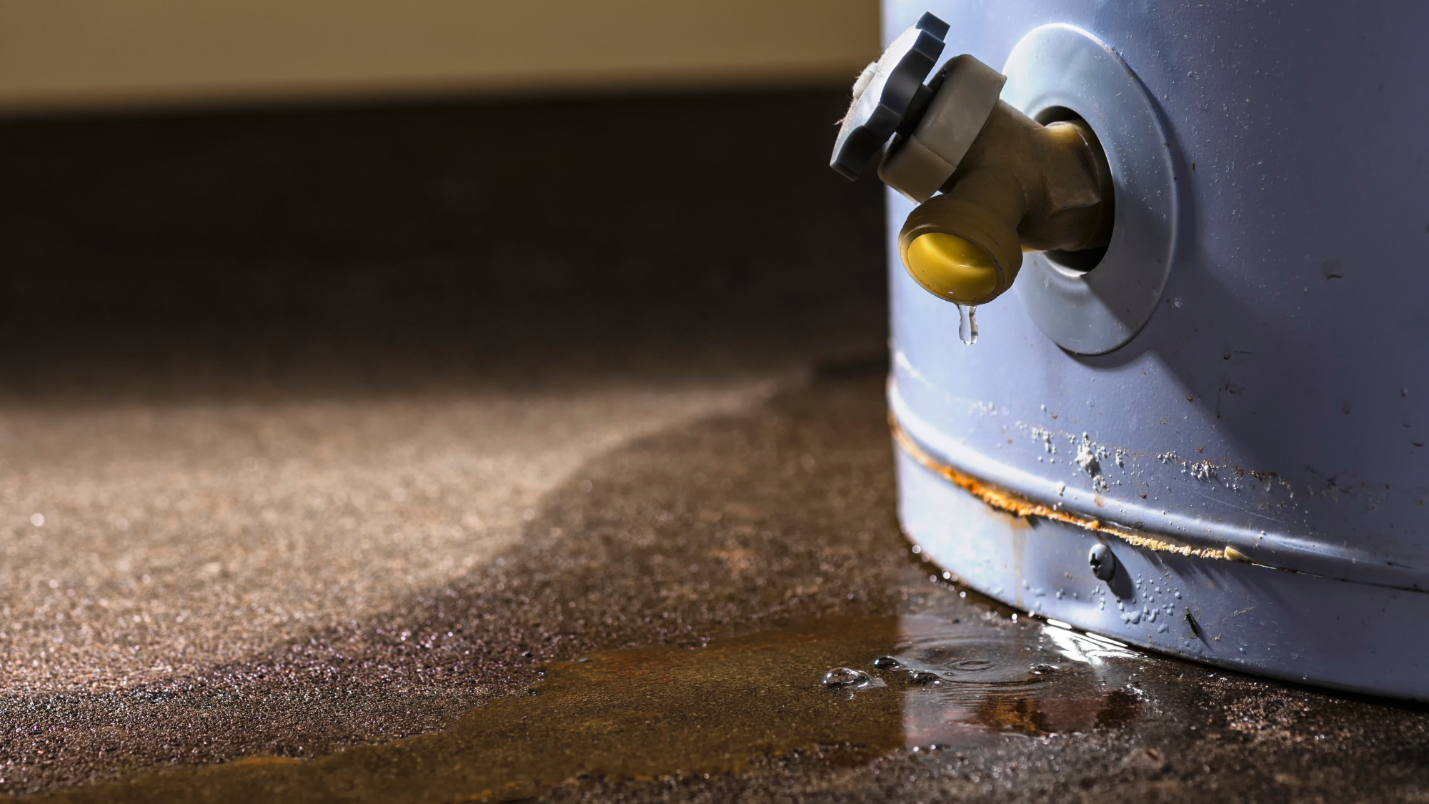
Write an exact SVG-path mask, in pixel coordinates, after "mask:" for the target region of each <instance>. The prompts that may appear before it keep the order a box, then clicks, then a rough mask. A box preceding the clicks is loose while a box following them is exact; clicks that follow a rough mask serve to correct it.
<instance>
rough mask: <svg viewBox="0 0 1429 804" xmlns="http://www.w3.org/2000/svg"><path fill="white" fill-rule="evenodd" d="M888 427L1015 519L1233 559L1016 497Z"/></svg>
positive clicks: (913, 451) (923, 459)
mask: <svg viewBox="0 0 1429 804" xmlns="http://www.w3.org/2000/svg"><path fill="white" fill-rule="evenodd" d="M888 426H889V428H890V429H891V430H892V431H893V440H894V441H895V442H896V443H897V444H898V446H899V448H900V449H902V450H903V451H904V452H906V453H907V454H908V455H909V457H911V458H913V460H915V461H917V462H918V463H920V464H922V465H923V466H925V467H927V468H928V469H931V470H932V471H934V472H937V473H938V474H940V475H942V476H943V477H945V478H947V479H948V480H949V481H950V482H951V483H953V484H954V485H956V486H958V487H959V488H961V489H963V490H964V491H967V492H968V493H969V494H972V495H973V496H974V497H977V498H978V499H979V500H982V501H983V502H985V503H987V504H988V505H990V506H992V507H993V508H997V509H999V510H1002V511H1006V512H1008V513H1010V514H1012V515H1013V516H1018V517H1034V516H1036V517H1042V518H1043V519H1051V520H1055V521H1057V522H1065V523H1067V524H1068V525H1075V526H1077V527H1079V528H1085V529H1086V530H1090V531H1094V532H1096V533H1105V534H1107V535H1109V536H1115V537H1117V538H1118V539H1121V540H1123V541H1125V542H1126V543H1128V544H1131V545H1135V546H1136V547H1145V548H1148V549H1151V550H1159V551H1164V552H1169V553H1177V554H1179V555H1183V556H1195V557H1197V558H1215V559H1222V560H1225V559H1228V558H1229V556H1227V555H1226V551H1225V550H1222V549H1214V548H1207V547H1192V546H1190V545H1185V544H1176V543H1174V542H1170V541H1167V540H1165V539H1161V538H1157V537H1155V536H1148V535H1146V534H1142V533H1136V532H1134V531H1131V530H1126V529H1123V528H1118V527H1114V526H1112V525H1108V524H1106V523H1105V522H1102V521H1101V520H1099V519H1089V518H1087V517H1082V516H1077V515H1076V514H1073V513H1069V512H1067V511H1063V510H1060V509H1058V508H1053V507H1051V506H1047V505H1043V504H1042V503H1039V502H1034V501H1032V500H1029V499H1027V498H1025V497H1022V496H1021V495H1018V494H1013V493H1012V492H1010V491H1007V490H1005V489H1000V488H997V487H996V486H993V485H990V484H988V483H985V482H983V481H981V480H979V479H977V478H975V477H973V476H972V475H968V474H965V473H963V472H960V471H958V470H957V469H954V468H953V467H951V466H948V465H946V464H942V463H939V462H938V461H937V460H934V458H933V456H931V455H929V454H928V453H927V452H926V451H924V449H923V448H922V447H920V446H918V444H917V443H916V442H915V441H914V440H913V439H912V438H911V437H910V436H909V435H908V433H907V432H905V431H904V430H903V427H902V425H900V424H899V423H898V419H897V418H896V417H895V416H894V415H893V414H892V413H889V415H888Z"/></svg>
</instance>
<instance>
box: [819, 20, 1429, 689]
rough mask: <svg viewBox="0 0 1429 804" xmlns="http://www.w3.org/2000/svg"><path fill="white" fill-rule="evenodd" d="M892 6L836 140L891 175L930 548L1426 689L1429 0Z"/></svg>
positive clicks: (906, 410) (841, 164)
mask: <svg viewBox="0 0 1429 804" xmlns="http://www.w3.org/2000/svg"><path fill="white" fill-rule="evenodd" d="M885 30H886V32H887V34H888V36H887V41H888V43H889V51H888V52H887V53H886V54H885V55H884V57H883V58H882V59H880V61H879V63H877V64H875V65H870V68H869V70H868V71H866V72H865V74H864V75H863V76H860V78H859V82H858V84H857V85H856V86H855V89H854V92H855V98H854V103H853V106H852V108H851V109H850V112H849V118H847V119H846V120H845V121H844V124H843V129H842V130H841V132H840V135H839V142H838V145H837V147H836V149H835V154H834V166H835V167H836V168H838V169H840V170H841V172H844V173H846V174H848V175H856V174H857V173H859V172H860V171H862V170H863V169H864V167H865V163H867V168H868V169H869V170H872V169H874V166H875V165H876V166H877V169H878V170H879V172H880V175H882V176H883V178H884V180H885V181H886V182H888V183H889V184H890V190H889V204H888V215H889V229H890V242H889V261H890V264H891V270H890V287H891V303H892V352H893V356H892V357H893V359H892V372H891V376H890V380H889V385H888V398H889V408H890V421H891V424H892V429H893V434H894V441H895V443H896V446H897V450H896V453H897V464H898V482H899V493H900V502H899V506H900V508H899V514H900V518H901V522H902V525H903V527H904V529H905V530H906V532H907V534H908V535H909V537H910V538H911V539H912V540H913V541H914V542H915V544H916V545H917V546H918V549H920V550H921V551H922V552H923V554H924V555H925V556H927V557H929V558H931V560H932V561H933V562H934V563H935V564H936V565H938V566H939V568H940V574H941V572H943V571H946V572H947V573H949V575H952V576H956V577H957V578H958V579H960V580H961V581H962V582H964V583H966V584H968V585H970V586H972V587H975V588H977V589H978V590H981V591H982V592H985V593H986V594H988V595H991V596H993V597H995V598H998V599H999V600H1002V601H1004V602H1006V603H1008V604H1010V605H1013V606H1016V607H1018V608H1021V609H1023V610H1026V611H1029V612H1033V613H1035V614H1038V615H1041V616H1044V617H1047V618H1051V619H1055V620H1059V621H1063V622H1065V623H1068V624H1071V625H1073V626H1075V627H1079V628H1083V629H1086V630H1089V631H1094V632H1097V633H1100V634H1105V635H1109V636H1112V637H1115V638H1117V639H1120V640H1124V641H1126V642H1128V643H1133V644H1136V645H1139V646H1142V647H1145V648H1148V649H1152V650H1155V651H1160V652H1164V653H1169V654H1175V655H1178V656H1183V657H1186V658H1190V659H1194V660H1197V661H1202V662H1207V663H1211V664H1216V665H1221V666H1224V667H1230V668H1236V669H1242V670H1245V671H1248V672H1254V673H1260V674H1265V675H1270V676H1276V677H1280V678H1284V679H1292V680H1295V681H1304V682H1310V683H1314V684H1320V685H1326V686H1331V687H1337V688H1342V689H1348V690H1358V691H1364V692H1370V693H1377V694H1384V695H1392V696H1400V697H1407V698H1417V699H1421V700H1424V699H1429V594H1426V587H1429V311H1426V307H1429V158H1426V157H1425V155H1424V154H1425V151H1424V148H1423V146H1422V145H1421V143H1420V142H1419V140H1420V136H1419V134H1420V132H1422V131H1425V130H1429V98H1426V96H1425V94H1424V91H1423V89H1422V86H1421V85H1422V81H1423V78H1424V76H1426V75H1429V48H1425V47H1423V45H1422V43H1421V42H1420V39H1421V38H1422V32H1423V31H1425V30H1429V5H1425V4H1418V3H1403V2H1393V1H1392V0H1375V1H1373V2H1365V3H1358V4H1337V3H1315V4H1308V5H1298V6H1290V5H1286V4H1279V3H1245V2H1215V3H1205V4H1182V5H1175V4H1172V5H1166V4H1152V3H1144V2H1134V3H1108V2H1052V1H1051V0H981V1H980V0H957V1H956V2H953V1H952V0H920V2H903V1H902V0H888V1H887V2H886V3H885ZM974 316H975V318H974Z"/></svg>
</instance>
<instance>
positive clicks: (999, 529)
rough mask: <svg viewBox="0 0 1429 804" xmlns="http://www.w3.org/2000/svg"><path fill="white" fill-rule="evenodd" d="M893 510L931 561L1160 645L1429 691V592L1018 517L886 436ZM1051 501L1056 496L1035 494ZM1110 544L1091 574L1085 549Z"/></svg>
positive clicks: (1112, 633)
mask: <svg viewBox="0 0 1429 804" xmlns="http://www.w3.org/2000/svg"><path fill="white" fill-rule="evenodd" d="M895 451H896V454H897V469H898V487H899V519H900V521H901V523H902V526H903V529H904V532H905V533H906V534H907V535H908V536H909V538H911V539H912V540H913V541H914V542H915V543H916V544H918V545H919V546H920V548H921V549H922V551H923V553H924V554H925V555H927V556H929V557H930V558H931V559H932V561H933V562H934V563H936V564H937V565H938V566H939V567H941V568H942V569H944V570H947V571H948V572H950V573H952V574H954V575H956V576H957V578H958V580H960V581H961V582H962V583H964V584H966V585H968V586H970V587H972V588H974V589H976V590H978V591H980V592H982V593H984V594H986V595H989V596H991V597H994V598H996V599H998V600H1000V601H1002V602H1004V603H1006V604H1008V605H1010V606H1014V607H1016V608H1018V609H1021V610H1024V611H1027V612H1029V613H1031V614H1034V615H1037V616H1041V617H1044V618H1049V619H1054V620H1060V621H1062V622H1065V623H1068V624H1070V625H1072V626H1074V627H1076V628H1080V629H1083V630H1086V631H1090V632H1094V633H1097V634H1104V635H1106V636H1109V637H1113V638H1115V639H1118V640H1121V641H1123V642H1126V643H1129V644H1133V645H1137V646H1140V647H1143V648H1147V649H1150V650H1154V651H1157V652H1159V653H1166V654H1171V655H1173V656H1178V657H1182V658H1186V659H1192V660H1195V661H1198V662H1204V663H1207V664H1212V665H1218V666H1221V667H1226V668H1230V669H1234V670H1238V671H1242V672H1247V673H1256V674H1261V675H1267V676H1273V677H1276V678H1281V679H1286V680H1290V681H1295V682H1301V683H1308V684H1314V685H1319V686H1326V687H1333V688H1336V689H1342V690H1350V691H1354V692H1362V693H1370V694H1374V695H1384V696H1391V697H1396V698H1409V699H1415V700H1421V701H1425V700H1429V672H1426V671H1429V638H1426V637H1429V626H1426V623H1429V595H1427V594H1425V593H1421V592H1414V591H1407V590H1403V589H1392V588H1387V587H1381V586H1374V585H1370V584H1362V583H1351V582H1346V581H1339V580H1332V579H1328V578H1321V577H1317V576H1313V575H1307V574H1302V573H1294V572H1286V571H1284V570H1278V569H1274V568H1270V567H1263V566H1259V565H1254V564H1249V563H1243V562H1238V561H1229V560H1224V559H1210V558H1204V557H1198V556H1188V555H1182V554H1180V553H1176V552H1171V551H1162V550H1156V549H1151V548H1147V547H1138V546H1133V545H1132V544H1129V543H1127V542H1126V541H1124V540H1122V539H1120V538H1118V537H1117V536H1115V535H1110V534H1106V533H1099V532H1096V531H1093V530H1088V529H1086V528H1083V527H1080V526H1078V525H1076V524H1071V523H1066V522H1059V521H1056V520H1052V519H1047V518H1043V517H1035V516H1033V517H1019V516H1014V515H1012V514H1010V513H1007V512H1005V511H1002V510H1000V509H998V508H994V507H993V506H991V505H989V504H987V503H986V502H984V501H983V500H982V499H979V498H978V497H976V496H974V495H973V494H972V493H970V492H968V491H966V490H964V489H963V488H961V487H959V486H958V485H955V484H954V483H953V482H951V481H950V480H949V479H948V477H947V476H946V473H945V472H940V471H938V468H937V467H935V466H930V465H928V463H927V459H926V456H921V455H915V454H913V452H910V450H909V448H908V445H906V444H903V443H901V442H899V441H897V440H895ZM1044 504H1045V505H1047V506H1049V507H1051V506H1055V503H1054V502H1044ZM1099 543H1100V544H1105V545H1106V546H1107V547H1108V548H1109V549H1110V550H1111V552H1112V553H1113V554H1114V555H1115V558H1116V570H1115V573H1114V574H1113V575H1112V576H1111V578H1110V579H1109V580H1106V581H1103V580H1099V579H1098V578H1097V577H1096V576H1095V575H1094V574H1093V571H1092V567H1091V565H1090V564H1089V563H1088V554H1089V553H1090V552H1091V550H1092V548H1093V547H1094V546H1096V545H1097V544H1099Z"/></svg>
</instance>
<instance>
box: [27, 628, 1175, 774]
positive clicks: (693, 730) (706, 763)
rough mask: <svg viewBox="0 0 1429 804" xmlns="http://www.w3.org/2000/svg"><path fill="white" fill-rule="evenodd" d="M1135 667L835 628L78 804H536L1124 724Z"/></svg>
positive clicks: (1062, 645) (646, 659)
mask: <svg viewBox="0 0 1429 804" xmlns="http://www.w3.org/2000/svg"><path fill="white" fill-rule="evenodd" d="M1133 657H1136V658H1138V659H1140V660H1141V662H1143V663H1144V662H1145V661H1146V660H1147V659H1146V657H1141V656H1137V655H1136V654H1132V653H1131V652H1130V651H1128V650H1127V649H1125V648H1124V647H1122V646H1119V645H1116V644H1113V643H1110V642H1109V641H1101V640H1098V639H1094V638H1089V637H1085V636H1082V635H1079V634H1076V633H1074V632H1072V631H1068V630H1065V629H1060V628H1055V627H1052V626H1045V627H1044V626H1041V625H1033V624H1031V623H1025V624H1024V625H1022V626H1012V627H1009V626H1006V625H1005V624H1003V625H990V624H986V623H980V622H979V623H968V624H961V623H957V622H952V623H950V622H948V621H947V620H944V619H941V618H936V617H923V616H910V617H901V618H899V617H887V618H862V619H840V618H823V619H818V620H811V621H807V622H803V623H800V624H797V625H794V626H791V627H787V628H780V629H775V630H769V631H764V632H761V633H757V634H752V635H749V636H745V637H738V638H733V639H725V640H717V641H715V642H713V643H711V644H709V645H708V646H707V647H705V648H702V649H689V648H681V647H659V648H647V649H637V650H623V651H611V652H607V653H603V654H596V655H594V656H592V657H590V659H589V660H588V661H585V660H582V661H580V662H570V663H565V664H558V665H555V666H553V667H552V668H551V671H550V673H549V676H548V678H547V680H546V681H544V682H543V683H542V684H541V685H540V687H539V688H538V689H537V692H538V694H536V695H533V696H525V697H513V698H505V699H501V700H498V701H494V702H492V703H491V704H488V705H486V706H483V707H480V708H478V709H475V710H472V711H471V712H469V713H468V714H467V715H465V716H464V717H463V718H462V719H461V720H460V721H459V722H458V723H457V724H456V725H455V726H454V727H452V728H450V729H447V730H446V731H442V732H438V733H434V734H427V735H423V736H420V737H414V738H411V739H407V740H401V741H397V742H393V743H389V744H386V745H378V746H367V747H362V748H356V749H352V750H349V751H345V752H343V753H340V754H336V755H333V756H329V757H324V758H321V759H317V760H313V761H309V762H302V763H283V762H262V761H261V760H259V761H255V760H254V759H249V760H245V761H239V762H234V763H230V764H227V765H221V766H216V767H211V768H205V769H201V770H186V771H174V772H168V773H162V774H158V775H155V776H150V777H147V778H142V779H136V780H133V781H129V782H122V783H118V784H108V785H99V786H93V787H88V788H81V789H77V790H73V791H70V792H68V793H64V794H61V795H59V796H57V797H55V798H57V799H59V800H70V801H91V800H92V801H121V802H122V801H158V800H162V801H187V800H203V801H210V802H213V801H250V800H263V799H275V798H281V799H284V800H307V799H313V800H330V799H332V798H334V797H337V798H342V799H343V800H344V801H383V802H407V801H410V802H420V801H446V800H452V799H458V798H461V799H477V800H480V799H487V800H500V799H506V798H515V797H521V796H526V795H531V794H533V793H535V792H539V791H540V790H541V789H542V788H546V787H550V786H552V785H557V784H560V783H562V782H563V781H566V780H569V779H572V778H575V777H579V776H598V777H609V778H622V779H650V778H655V777H660V776H666V775H670V774H674V773H714V772H728V771H738V770H740V769H742V768H744V767H746V765H747V764H748V762H749V761H750V760H751V759H753V758H755V757H758V756H767V755H773V754H783V753H788V752H791V751H795V750H800V749H810V748H814V747H816V746H821V745H823V746H828V745H854V746H858V747H860V748H862V749H864V751H865V752H871V753H877V752H886V751H893V750H897V749H900V748H905V747H926V746H933V745H937V746H954V745H968V744H970V743H976V742H985V741H989V740H1006V739H1016V737H1015V736H1010V735H1019V734H1021V735H1036V734H1047V733H1054V732H1069V731H1083V730H1089V729H1095V728H1107V727H1116V726H1120V725H1123V724H1125V723H1127V722H1129V721H1130V720H1131V719H1133V718H1134V717H1135V716H1136V711H1137V707H1138V705H1139V703H1138V699H1137V697H1136V696H1135V695H1133V694H1131V693H1129V692H1127V691H1126V684H1127V680H1128V678H1129V677H1130V675H1131V674H1132V672H1133V671H1134V670H1135V669H1136V668H1135V667H1133V666H1132V665H1131V663H1130V662H1128V661H1126V660H1127V659H1131V658H1133Z"/></svg>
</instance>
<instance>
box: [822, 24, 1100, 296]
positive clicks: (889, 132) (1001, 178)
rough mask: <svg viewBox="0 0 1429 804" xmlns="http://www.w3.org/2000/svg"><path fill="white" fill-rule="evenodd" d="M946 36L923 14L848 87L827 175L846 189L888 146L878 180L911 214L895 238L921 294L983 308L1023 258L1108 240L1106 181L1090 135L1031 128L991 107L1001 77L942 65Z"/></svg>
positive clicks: (1073, 122) (1060, 123)
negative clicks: (849, 98) (843, 181)
mask: <svg viewBox="0 0 1429 804" xmlns="http://www.w3.org/2000/svg"><path fill="white" fill-rule="evenodd" d="M947 32H948V25H947V23H944V22H943V21H942V20H940V19H938V18H937V17H935V16H933V15H932V14H924V15H923V17H922V19H920V20H919V21H918V22H917V23H916V24H915V25H914V26H913V27H911V28H909V29H908V30H907V31H904V32H903V34H902V35H901V36H899V37H898V38H897V39H896V40H894V42H893V44H892V45H890V46H889V47H888V50H887V51H885V52H884V54H883V56H882V57H881V58H880V59H879V60H878V61H876V62H874V63H873V64H870V65H869V66H868V68H867V69H865V70H864V71H863V74H862V75H860V76H859V78H858V81H857V82H855V84H854V89H853V103H852V105H851V106H850V107H849V112H848V115H847V116H846V117H845V118H844V120H843V122H842V125H841V128H840V130H839V135H838V140H837V141H836V143H835V145H834V154H833V160H832V162H831V166H832V167H833V168H834V169H835V170H837V171H838V172H839V173H842V174H843V175H844V176H846V177H848V178H850V179H855V178H858V176H859V174H860V173H862V172H863V169H864V167H865V166H866V165H867V164H868V163H869V162H870V161H872V159H873V157H874V156H875V155H876V154H877V153H878V150H879V148H880V147H882V146H883V144H884V143H885V142H888V141H889V140H890V138H891V140H892V141H891V142H889V144H888V147H887V149H886V150H885V152H884V156H883V162H882V164H881V165H880V166H879V169H878V175H879V178H881V179H882V180H883V181H884V182H885V183H887V184H888V185H889V186H890V187H893V188H894V189H895V190H897V191H898V192H900V193H902V194H903V195H904V196H907V197H908V198H909V199H911V200H913V201H915V202H918V204H919V206H918V207H917V208H916V209H914V210H913V212H912V214H910V215H909V216H908V220H907V222H906V223H904V224H903V229H902V231H901V232H900V233H899V236H898V251H899V254H900V255H901V256H902V259H903V265H904V267H906V268H907V269H908V273H909V274H911V275H912V276H913V278H914V279H915V280H917V282H918V284H919V285H921V286H922V287H923V288H924V289H926V290H927V291H928V292H929V293H932V294H933V295H935V296H937V297H939V298H941V299H945V300H947V301H951V302H957V303H958V304H966V305H977V304H986V303H987V302H990V301H992V300H993V299H995V298H997V297H998V296H1000V295H1002V294H1003V293H1005V292H1006V291H1007V289H1008V288H1010V287H1012V283H1013V281H1014V280H1016V279H1017V272H1018V270H1019V269H1020V268H1021V267H1022V252H1024V251H1062V252H1075V251H1086V250H1089V249H1096V248H1100V247H1104V246H1105V245H1106V244H1107V242H1108V241H1109V240H1110V239H1111V229H1112V221H1113V208H1112V203H1113V197H1112V196H1113V193H1112V178H1111V170H1110V169H1109V168H1108V166H1107V159H1106V155H1105V153H1103V151H1102V147H1101V143H1100V142H1098V141H1097V137H1096V134H1094V133H1093V132H1092V129H1091V127H1090V126H1088V125H1087V124H1086V123H1085V122H1083V121H1081V120H1080V119H1077V118H1076V116H1075V115H1074V114H1072V113H1070V112H1068V113H1067V114H1066V115H1065V117H1067V118H1070V119H1061V120H1049V121H1048V123H1047V124H1046V125H1043V124H1042V123H1039V122H1037V121H1036V120H1033V119H1032V118H1030V117H1028V116H1027V115H1025V114H1023V113H1022V112H1020V111H1018V110H1017V109H1015V108H1013V107H1012V106H1010V105H1009V104H1007V103H1006V102H1004V101H1002V100H1000V99H999V95H1000V94H1001V92H1002V85H1003V83H1005V82H1006V80H1007V79H1006V77H1004V76H1003V75H1001V74H999V73H998V72H997V71H996V70H994V69H992V68H991V67H988V66H987V65H986V64H983V63H982V62H980V61H978V60H977V59H975V58H973V57H972V56H967V55H963V56H957V57H955V58H952V59H950V60H948V62H947V63H946V64H944V65H943V67H942V68H941V69H939V70H938V72H937V73H936V74H935V75H934V76H933V78H932V80H930V81H928V82H927V83H926V84H925V83H924V79H926V78H927V76H928V74H929V73H930V72H932V68H933V66H934V65H935V64H936V63H937V60H938V58H939V56H941V54H942V51H943V46H944V42H943V37H944V36H946V35H947Z"/></svg>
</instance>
